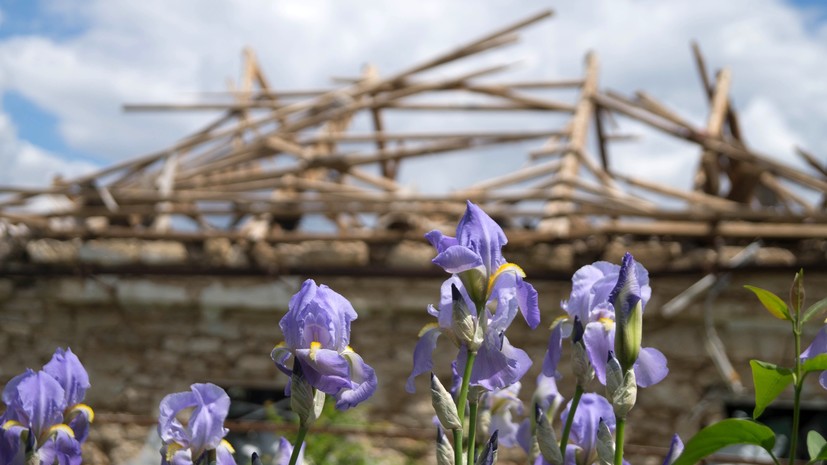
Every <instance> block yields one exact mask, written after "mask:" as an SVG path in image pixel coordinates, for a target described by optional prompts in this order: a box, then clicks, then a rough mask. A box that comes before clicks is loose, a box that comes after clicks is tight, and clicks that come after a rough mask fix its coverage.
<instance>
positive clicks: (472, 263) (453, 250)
mask: <svg viewBox="0 0 827 465" xmlns="http://www.w3.org/2000/svg"><path fill="white" fill-rule="evenodd" d="M431 261H432V262H433V263H434V264H435V265H438V266H439V267H441V268H442V269H443V270H445V271H447V272H448V273H462V272H463V271H467V270H470V269H472V268H476V267H478V266H482V264H483V262H482V258H481V257H480V256H479V254H477V253H476V252H474V251H473V250H471V249H469V248H467V247H465V246H462V245H453V246H451V247H448V248H447V249H445V250H444V251H442V252H440V253H439V254H438V255H437V256H436V257H434V259H433V260H431Z"/></svg>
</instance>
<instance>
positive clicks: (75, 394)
mask: <svg viewBox="0 0 827 465" xmlns="http://www.w3.org/2000/svg"><path fill="white" fill-rule="evenodd" d="M43 371H45V372H46V373H49V374H50V375H51V376H52V377H53V378H54V379H56V380H57V382H59V383H60V385H61V386H62V387H63V390H64V391H65V394H66V405H67V406H72V405H75V404H79V403H81V402H83V398H84V396H85V395H86V390H87V389H89V387H90V386H91V385H90V384H89V375H88V374H87V373H86V369H85V368H83V365H82V364H81V363H80V360H79V359H78V357H77V355H75V354H73V353H72V349H69V348H67V349H66V350H65V351H64V350H63V349H62V348H58V349H57V350H56V351H55V353H54V355H53V356H52V359H51V360H49V363H47V364H46V365H44V366H43Z"/></svg>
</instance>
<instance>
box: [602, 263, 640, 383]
mask: <svg viewBox="0 0 827 465" xmlns="http://www.w3.org/2000/svg"><path fill="white" fill-rule="evenodd" d="M609 302H611V303H612V305H613V306H614V310H615V323H616V331H615V354H617V355H616V356H617V359H618V360H619V361H620V366H621V367H623V371H628V370H630V369H631V368H632V367H633V366H634V365H635V362H636V361H637V357H638V355H639V354H640V342H641V337H642V333H643V301H642V300H641V296H640V284H639V283H638V281H637V275H636V273H635V259H634V258H632V255H631V254H630V253H628V252H627V253H626V255H624V256H623V262H622V263H621V265H620V273H619V275H618V278H617V284H616V285H615V287H614V289H612V292H611V294H609Z"/></svg>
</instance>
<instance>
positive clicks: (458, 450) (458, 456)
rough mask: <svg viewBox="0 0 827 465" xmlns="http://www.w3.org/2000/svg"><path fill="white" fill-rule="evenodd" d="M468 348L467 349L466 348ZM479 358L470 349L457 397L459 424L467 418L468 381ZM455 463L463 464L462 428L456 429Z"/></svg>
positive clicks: (457, 464) (456, 464)
mask: <svg viewBox="0 0 827 465" xmlns="http://www.w3.org/2000/svg"><path fill="white" fill-rule="evenodd" d="M466 350H467V349H466ZM476 358H477V353H476V352H475V351H472V350H468V359H467V360H466V361H465V371H464V372H463V373H462V384H461V385H460V388H459V398H457V415H458V416H459V424H460V425H461V424H463V420H464V419H465V404H466V403H467V402H468V383H470V382H471V370H473V369H474V360H475V359H476ZM454 463H455V465H463V464H462V430H461V429H460V430H454Z"/></svg>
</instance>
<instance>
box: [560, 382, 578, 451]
mask: <svg viewBox="0 0 827 465" xmlns="http://www.w3.org/2000/svg"><path fill="white" fill-rule="evenodd" d="M581 397H583V387H582V386H580V385H579V384H578V385H577V387H576V388H574V398H573V399H572V400H571V408H570V409H569V416H568V418H566V427H565V428H563V437H561V438H560V453H561V454H563V458H564V459H565V457H566V446H567V445H568V443H569V434H571V424H572V423H574V413H575V412H576V411H577V406H578V405H580V398H581Z"/></svg>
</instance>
